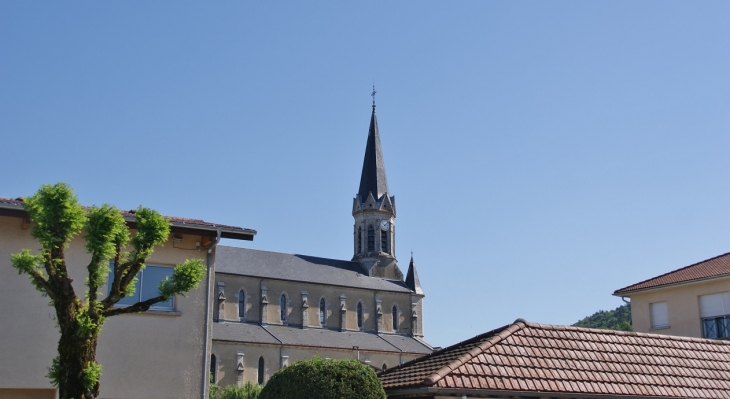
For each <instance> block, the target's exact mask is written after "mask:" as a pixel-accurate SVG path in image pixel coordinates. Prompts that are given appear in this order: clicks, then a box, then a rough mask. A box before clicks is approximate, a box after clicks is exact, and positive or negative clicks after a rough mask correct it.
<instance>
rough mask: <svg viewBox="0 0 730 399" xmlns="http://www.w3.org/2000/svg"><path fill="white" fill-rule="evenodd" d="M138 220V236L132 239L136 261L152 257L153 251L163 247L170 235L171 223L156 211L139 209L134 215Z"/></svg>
mask: <svg viewBox="0 0 730 399" xmlns="http://www.w3.org/2000/svg"><path fill="white" fill-rule="evenodd" d="M134 216H135V218H136V219H137V234H136V235H135V236H134V238H132V246H133V247H134V250H135V254H134V257H135V258H136V259H145V258H148V257H149V256H150V255H152V249H153V248H154V247H155V246H157V245H162V244H164V243H165V241H167V237H168V236H169V235H170V222H169V221H168V220H167V219H165V218H164V217H162V215H160V214H159V213H157V212H156V211H153V210H152V209H149V208H144V207H141V206H140V207H139V208H137V210H136V211H135V213H134Z"/></svg>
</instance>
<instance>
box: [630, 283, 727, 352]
mask: <svg viewBox="0 0 730 399" xmlns="http://www.w3.org/2000/svg"><path fill="white" fill-rule="evenodd" d="M728 291H730V278H728V277H726V278H720V279H713V280H706V281H700V282H695V283H687V284H681V285H676V286H670V287H664V288H656V289H652V290H647V291H644V292H637V293H634V294H631V296H630V297H631V320H632V323H633V329H634V331H638V332H650V333H655V334H666V335H679V336H688V337H697V338H702V322H701V320H700V305H699V297H700V296H701V295H708V294H716V293H720V292H728ZM656 302H666V303H667V314H668V316H669V327H667V328H661V329H652V328H651V312H650V307H651V304H652V303H656Z"/></svg>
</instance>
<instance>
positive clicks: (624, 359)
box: [379, 320, 730, 399]
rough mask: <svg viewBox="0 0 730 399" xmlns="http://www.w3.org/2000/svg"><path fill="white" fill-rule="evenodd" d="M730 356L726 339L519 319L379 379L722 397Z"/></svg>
mask: <svg viewBox="0 0 730 399" xmlns="http://www.w3.org/2000/svg"><path fill="white" fill-rule="evenodd" d="M542 337H551V338H542ZM729 357H730V342H725V341H712V340H704V339H697V338H685V337H669V336H661V335H654V334H644V333H627V332H617V331H608V330H591V329H584V328H579V327H563V326H551V325H545V324H536V323H528V322H525V321H522V320H518V321H517V322H515V323H514V324H512V325H508V326H505V327H502V328H500V329H497V330H494V331H490V332H488V333H486V334H482V335H479V336H477V337H474V338H472V339H470V340H467V341H464V342H461V343H458V344H456V345H453V346H450V347H448V348H444V349H441V350H439V351H436V352H433V353H432V354H430V355H427V356H424V357H422V358H419V359H416V360H413V361H411V362H408V363H405V364H403V365H401V366H398V367H394V368H391V369H388V370H386V371H385V372H382V373H380V375H379V376H380V379H381V381H382V383H383V386H384V387H385V389H386V391H388V392H391V393H392V392H393V391H395V390H401V389H405V388H416V387H438V388H443V389H468V390H473V389H483V390H489V391H524V392H536V393H537V392H540V393H541V395H544V393H556V394H558V393H559V394H567V395H579V394H586V393H590V394H598V395H632V396H662V397H667V398H683V397H697V398H712V399H719V398H728V397H730V384H729V383H728V381H730V362H728V358H729ZM505 395H509V392H505ZM536 396H537V395H536Z"/></svg>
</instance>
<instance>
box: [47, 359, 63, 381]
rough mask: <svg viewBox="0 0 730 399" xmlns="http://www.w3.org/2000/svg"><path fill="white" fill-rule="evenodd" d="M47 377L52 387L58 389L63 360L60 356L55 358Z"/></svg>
mask: <svg viewBox="0 0 730 399" xmlns="http://www.w3.org/2000/svg"><path fill="white" fill-rule="evenodd" d="M46 377H48V379H49V380H50V381H51V385H53V386H54V387H56V388H58V385H59V384H60V381H61V359H60V357H59V356H56V357H54V358H53V362H52V363H51V367H49V368H48V374H46Z"/></svg>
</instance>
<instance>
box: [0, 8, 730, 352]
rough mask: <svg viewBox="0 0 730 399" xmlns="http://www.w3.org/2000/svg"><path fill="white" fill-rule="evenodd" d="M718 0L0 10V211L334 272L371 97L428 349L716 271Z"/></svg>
mask: <svg viewBox="0 0 730 399" xmlns="http://www.w3.org/2000/svg"><path fill="white" fill-rule="evenodd" d="M728 20H730V3H728V2H720V1H717V2H712V1H708V2H672V1H669V2H653V1H644V2H629V1H618V2H486V1H484V2H476V1H461V2H429V1H403V2H384V1H376V2H367V3H360V4H357V3H355V2H334V1H332V2H316V3H315V2H306V3H305V2H278V3H271V2H265V3H254V2H223V1H222V2H215V3H212V4H211V3H208V4H203V3H193V2H151V3H143V2H136V3H134V2H74V3H50V2H48V3H41V2H2V3H0V134H1V135H2V141H1V143H2V148H3V151H2V153H3V155H2V157H0V167H2V169H3V170H4V171H5V173H3V174H2V177H0V196H6V197H16V196H25V195H29V194H32V193H33V192H35V190H37V188H38V187H39V186H40V185H41V184H44V183H55V182H58V181H64V182H67V183H69V184H71V185H72V187H74V188H75V190H76V192H77V194H78V195H79V197H80V199H81V201H82V202H83V203H85V204H101V203H111V204H113V205H115V206H117V207H120V208H123V209H131V208H135V207H137V206H138V205H140V204H143V205H145V206H150V207H152V208H155V209H157V210H159V211H160V212H162V213H164V214H168V215H177V216H184V217H191V218H201V219H205V220H209V221H213V222H218V223H225V224H232V225H238V226H244V227H248V228H253V229H256V230H258V232H259V234H258V236H257V237H256V239H255V241H254V242H252V243H248V242H230V243H228V244H230V245H244V246H249V247H252V248H260V249H267V250H274V251H281V252H289V253H300V254H307V255H315V256H322V257H332V258H342V259H349V258H350V257H351V256H352V223H353V219H352V216H351V214H350V212H351V206H352V198H353V196H354V194H355V192H356V191H357V188H358V180H359V176H360V168H361V166H362V156H363V154H364V151H365V141H366V136H367V128H368V121H369V116H370V102H371V97H370V91H371V85H372V84H373V83H375V85H376V88H377V91H378V95H377V103H378V108H377V109H378V121H379V124H380V131H381V140H382V144H383V151H384V156H385V161H386V166H387V171H388V180H389V184H390V189H391V191H392V194H393V195H395V196H396V199H397V204H398V217H397V218H396V225H397V234H398V235H397V243H396V245H397V246H396V251H397V256H398V259H399V260H400V263H401V266H402V267H403V268H404V269H405V268H406V267H407V262H408V258H409V254H410V251H411V250H413V252H414V254H415V258H416V263H417V265H418V270H419V273H420V277H421V282H422V284H423V287H424V290H425V292H426V295H427V296H426V299H425V301H426V314H425V333H426V338H427V339H428V340H429V341H430V342H431V343H433V344H435V345H448V344H451V343H454V342H456V341H458V340H461V339H465V338H468V337H470V336H473V335H475V334H478V333H481V332H484V331H487V330H489V329H492V328H495V327H498V326H500V325H504V324H507V323H509V322H512V321H513V320H514V319H516V318H518V317H522V318H525V319H527V320H529V321H535V322H544V323H553V324H572V323H574V322H576V321H577V320H579V319H580V318H582V317H584V316H586V315H589V314H592V313H593V312H595V311H597V310H600V309H611V308H614V307H616V306H618V305H620V304H621V303H622V302H621V300H620V299H619V298H615V297H612V296H611V293H612V292H613V291H614V290H615V289H618V288H621V287H624V286H626V285H629V284H632V283H635V282H638V281H640V280H643V279H646V278H649V277H653V276H655V275H658V274H661V273H664V272H666V271H669V270H672V269H675V268H678V267H681V266H685V265H688V264H690V263H694V262H696V261H700V260H703V259H706V258H709V257H712V256H715V255H718V254H721V253H725V252H728V251H729V250H730V245H729V238H730V229H729V228H728V226H729V225H730V207H729V206H728V203H729V201H728V198H730V186H729V184H728V179H727V171H728V170H730V159H729V157H728V148H730V146H729V145H730V135H729V134H728V133H729V131H730V73H728V71H730V50H729V49H730V24H728V23H727V21H728Z"/></svg>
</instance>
